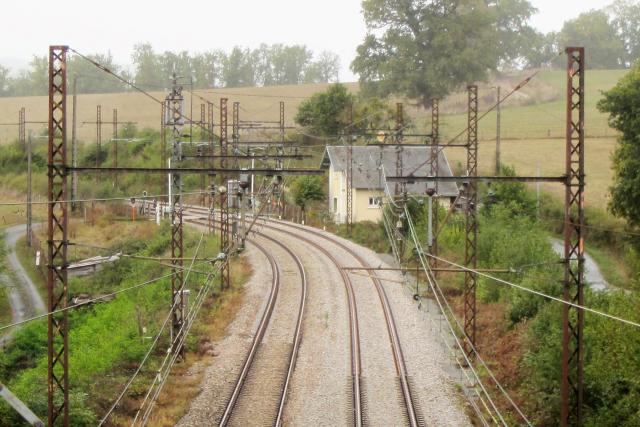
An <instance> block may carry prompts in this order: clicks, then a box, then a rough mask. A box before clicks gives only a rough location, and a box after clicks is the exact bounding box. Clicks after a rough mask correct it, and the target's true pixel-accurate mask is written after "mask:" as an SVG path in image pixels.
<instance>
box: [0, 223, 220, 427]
mask: <svg viewBox="0 0 640 427" xmlns="http://www.w3.org/2000/svg"><path fill="white" fill-rule="evenodd" d="M145 227H146V228H151V231H150V233H149V235H148V237H147V238H140V236H139V235H136V233H131V235H129V236H128V237H127V238H126V240H125V241H124V242H122V243H119V244H118V247H117V248H112V250H114V251H115V250H116V249H118V250H123V251H124V252H125V253H132V254H137V255H140V256H163V254H166V251H167V249H168V246H169V243H170V227H169V225H168V223H167V222H165V223H163V225H162V226H161V228H160V229H159V230H157V231H156V230H155V226H154V225H151V224H148V223H144V224H143V229H142V231H143V232H145V231H144V230H145ZM198 239H199V234H197V233H195V232H194V231H191V230H187V232H186V239H185V251H186V256H187V257H189V256H193V254H194V251H195V247H196V243H197V241H198ZM215 248H217V242H215V241H214V240H213V239H212V238H205V241H204V243H203V246H202V247H201V248H200V251H201V252H200V254H203V253H204V254H211V253H214V252H215ZM166 274H167V269H166V268H165V267H163V266H161V265H159V264H158V263H155V262H152V261H142V260H132V259H127V258H124V259H121V260H120V261H118V262H116V263H113V264H109V265H105V266H104V269H103V270H102V271H101V272H100V274H98V275H95V276H88V277H82V278H80V277H76V278H72V279H71V281H70V294H71V296H73V295H77V294H79V293H85V292H86V293H89V294H91V295H94V296H95V295H99V294H102V293H107V292H113V291H115V290H118V289H124V288H127V287H130V286H132V285H135V284H138V283H141V282H143V281H145V280H148V279H150V278H155V277H160V276H163V275H166ZM200 280H201V278H200V277H199V276H198V275H196V274H195V273H194V274H192V275H190V276H189V285H188V287H189V288H191V289H197V287H198V286H199V285H197V284H198V283H199V282H200ZM170 292H171V290H170V279H169V277H166V278H164V279H161V280H160V281H158V282H155V283H153V284H150V285H148V286H144V287H140V288H137V289H135V290H131V291H127V292H124V293H121V294H119V295H118V296H117V297H116V298H115V299H114V300H113V301H111V302H107V303H98V304H94V305H91V306H87V307H82V308H78V309H75V310H72V311H71V312H70V315H69V322H70V335H69V342H70V347H71V351H70V359H69V366H70V378H71V390H72V392H71V393H72V399H71V400H72V404H71V424H73V425H79V426H80V425H95V424H96V420H97V419H98V418H99V417H100V416H102V415H103V414H104V412H105V411H106V409H107V408H108V405H110V403H111V402H112V401H113V399H114V398H115V396H116V395H117V393H118V392H119V390H120V389H121V387H122V385H123V384H124V383H125V381H126V379H127V378H128V377H129V376H130V375H131V373H132V371H131V366H137V364H138V363H139V361H140V359H141V357H142V355H143V354H144V353H145V352H146V350H147V349H148V347H149V343H150V341H149V340H148V339H147V337H148V336H154V335H155V334H156V333H157V332H158V330H159V327H160V324H161V322H162V320H163V319H164V317H165V316H166V313H167V301H170V299H171V296H170ZM209 309H212V307H211V306H209V307H208V308H205V311H206V310H209ZM194 342H195V338H193V337H191V339H190V340H189V341H188V346H190V347H193V345H194ZM166 345H167V338H166V337H164V336H163V338H162V339H161V343H160V345H159V346H158V347H157V349H156V353H155V356H158V357H154V358H153V359H152V361H151V365H150V367H149V370H148V372H147V371H145V372H143V377H142V381H141V382H140V383H138V384H137V385H136V386H137V387H139V388H140V390H142V389H144V388H145V384H147V383H148V381H149V379H150V378H152V377H153V375H154V372H153V366H155V364H157V361H158V360H159V357H161V355H162V354H164V350H163V349H164V348H166ZM46 368H47V362H46V322H44V321H35V322H31V323H29V324H27V325H25V326H24V327H23V328H21V329H19V330H18V331H16V333H15V335H14V339H13V341H12V342H11V344H10V345H9V346H8V348H7V349H6V350H5V351H4V352H3V353H2V354H1V355H0V380H1V381H2V382H3V383H5V384H7V385H8V386H9V387H10V388H11V389H12V391H13V392H14V393H16V394H17V395H18V396H19V397H20V398H21V399H23V400H24V401H25V402H26V403H27V405H28V406H29V407H30V408H31V409H33V410H34V411H35V412H36V413H37V414H39V415H40V416H41V417H43V418H44V417H45V414H46V395H47V393H46V377H47V374H46ZM0 419H2V420H3V423H6V424H7V425H19V424H20V420H19V419H18V416H17V415H16V414H15V413H14V411H12V410H11V409H10V408H8V407H7V406H6V405H4V404H0Z"/></svg>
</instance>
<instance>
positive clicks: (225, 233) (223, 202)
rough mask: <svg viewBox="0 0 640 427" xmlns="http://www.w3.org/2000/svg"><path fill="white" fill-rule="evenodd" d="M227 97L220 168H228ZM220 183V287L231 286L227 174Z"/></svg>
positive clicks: (223, 102) (222, 117) (222, 116)
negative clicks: (223, 256)
mask: <svg viewBox="0 0 640 427" xmlns="http://www.w3.org/2000/svg"><path fill="white" fill-rule="evenodd" d="M227 142H228V139H227V98H220V168H221V169H226V168H227V158H226V156H227V154H228V152H227ZM220 185H221V186H222V188H224V191H221V192H220V252H222V253H224V254H225V255H226V256H227V262H225V263H223V265H222V268H221V269H220V287H221V288H222V289H227V288H228V287H229V284H230V283H231V282H230V277H229V276H230V275H229V273H230V272H229V259H228V258H229V257H230V256H231V253H230V252H231V246H230V241H229V203H228V193H229V191H228V187H229V186H228V183H227V176H226V175H224V173H223V174H222V176H221V177H220Z"/></svg>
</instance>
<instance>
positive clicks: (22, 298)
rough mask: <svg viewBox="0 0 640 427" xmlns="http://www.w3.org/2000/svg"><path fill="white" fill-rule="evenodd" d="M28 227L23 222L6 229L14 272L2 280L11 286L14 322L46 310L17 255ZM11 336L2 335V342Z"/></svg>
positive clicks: (5, 237)
mask: <svg viewBox="0 0 640 427" xmlns="http://www.w3.org/2000/svg"><path fill="white" fill-rule="evenodd" d="M26 227H27V226H26V225H25V224H21V225H15V226H12V227H7V228H5V229H4V243H5V246H6V250H7V262H8V267H9V269H10V270H11V273H12V274H11V277H10V276H8V275H3V276H2V277H0V281H1V283H2V284H3V285H5V286H9V303H10V304H11V313H12V320H13V322H19V321H21V320H24V319H27V318H29V317H32V316H35V315H37V314H40V313H44V312H45V306H44V301H43V300H42V297H41V296H40V293H39V292H38V288H37V287H36V285H35V284H34V283H33V281H32V280H31V278H30V277H29V275H28V274H27V272H26V271H25V269H24V267H23V266H22V264H21V263H20V261H19V260H18V256H17V255H16V243H17V241H18V239H20V238H21V237H22V236H23V235H24V233H25V231H26ZM9 336H10V335H5V336H3V337H0V344H3V343H4V342H5V341H7V340H8V339H9Z"/></svg>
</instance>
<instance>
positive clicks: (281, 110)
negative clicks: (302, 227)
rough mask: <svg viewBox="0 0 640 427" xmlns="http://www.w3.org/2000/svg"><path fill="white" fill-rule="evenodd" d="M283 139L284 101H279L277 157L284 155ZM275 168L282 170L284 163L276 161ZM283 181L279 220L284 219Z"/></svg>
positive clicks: (280, 160)
mask: <svg viewBox="0 0 640 427" xmlns="http://www.w3.org/2000/svg"><path fill="white" fill-rule="evenodd" d="M284 138H285V134H284V101H280V145H278V148H277V153H278V155H279V156H281V155H284ZM276 165H277V166H276V168H277V169H283V168H284V162H283V161H282V159H278V160H277V161H276ZM284 190H285V188H284V181H283V182H282V185H281V186H280V197H279V203H278V216H279V217H280V218H284V216H285V214H286V199H285V193H284Z"/></svg>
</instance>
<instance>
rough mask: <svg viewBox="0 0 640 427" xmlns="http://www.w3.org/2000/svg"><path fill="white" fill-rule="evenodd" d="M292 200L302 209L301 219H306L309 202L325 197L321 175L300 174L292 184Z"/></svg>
mask: <svg viewBox="0 0 640 427" xmlns="http://www.w3.org/2000/svg"><path fill="white" fill-rule="evenodd" d="M292 191H293V201H294V203H295V204H296V205H298V206H299V207H300V209H301V210H302V218H303V221H304V220H306V215H307V213H306V209H307V206H308V204H309V202H312V201H316V200H322V199H324V197H325V194H324V183H323V181H322V177H321V176H302V177H300V178H298V179H297V180H296V181H294V183H293V186H292Z"/></svg>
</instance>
